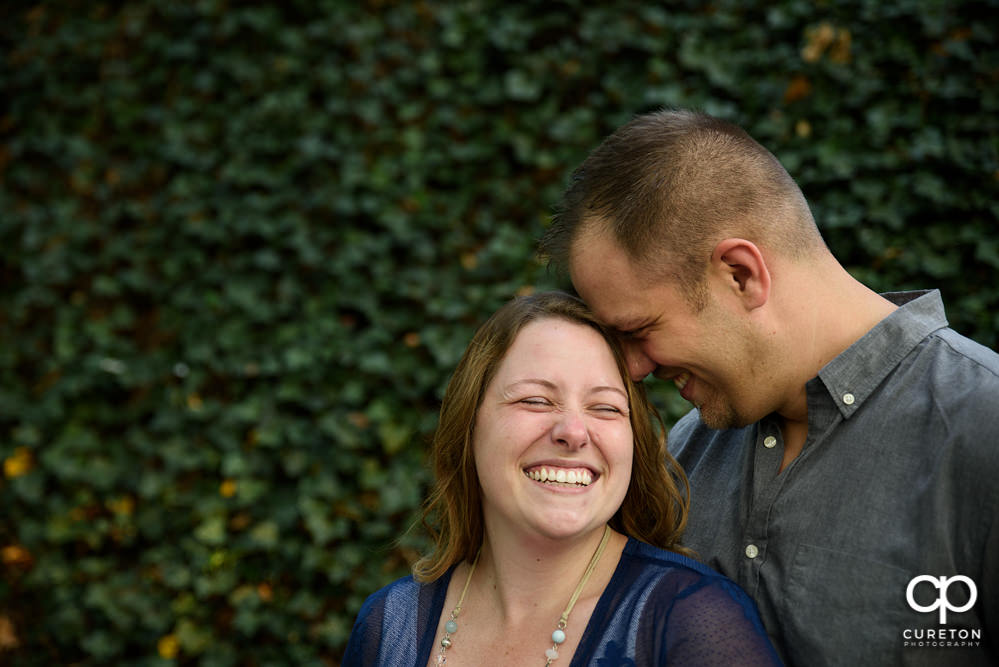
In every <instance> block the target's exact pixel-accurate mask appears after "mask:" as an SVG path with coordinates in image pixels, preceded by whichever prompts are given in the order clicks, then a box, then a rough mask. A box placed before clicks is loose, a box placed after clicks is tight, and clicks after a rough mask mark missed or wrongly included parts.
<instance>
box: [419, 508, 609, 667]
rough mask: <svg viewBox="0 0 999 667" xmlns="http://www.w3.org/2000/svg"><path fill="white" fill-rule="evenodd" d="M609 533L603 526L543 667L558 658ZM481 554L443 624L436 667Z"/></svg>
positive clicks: (442, 660) (454, 629) (441, 660)
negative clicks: (602, 531)
mask: <svg viewBox="0 0 999 667" xmlns="http://www.w3.org/2000/svg"><path fill="white" fill-rule="evenodd" d="M610 533H611V530H610V526H604V535H603V537H601V538H600V545H599V546H597V550H596V551H595V552H593V557H592V558H590V564H589V565H587V566H586V571H585V572H584V573H583V576H582V578H581V579H580V580H579V584H577V586H576V590H575V591H573V592H572V597H571V598H569V604H567V605H566V607H565V610H564V611H563V612H562V616H561V617H559V619H558V624H557V625H556V626H555V631H554V632H552V647H551V648H550V649H548V650H547V651H545V658H547V660H546V661H545V667H551V664H552V661H553V660H555V659H556V658H558V646H559V644H561V643H562V642H564V641H565V627H566V625H568V623H569V612H571V611H572V608H573V607H574V606H576V600H578V599H579V594H580V593H582V592H583V586H585V585H586V582H587V581H589V579H590V575H591V574H593V570H594V569H595V568H596V566H597V561H599V560H600V555H601V554H603V552H604V547H606V546H607V540H608V539H609V538H610ZM481 553H482V548H481V547H479V551H478V553H476V554H475V560H473V561H472V566H471V567H469V568H468V577H467V578H466V579H465V587H464V588H462V589H461V596H460V597H459V598H458V604H457V606H455V608H454V610H453V611H452V612H451V618H449V619H448V620H447V622H446V623H445V624H444V637H443V638H441V643H440V646H441V650H440V652H439V653H438V654H437V661H436V662H435V663H434V664H435V665H437V666H438V667H440V666H441V665H444V664H445V663H446V662H447V658H446V657H445V655H444V654H445V653H446V652H447V650H448V648H449V647H450V646H451V644H452V643H453V642H452V641H451V635H453V634H454V633H456V632H457V631H458V620H457V619H458V614H460V613H461V605H462V604H463V603H464V602H465V593H467V592H468V584H470V583H471V581H472V573H473V572H475V565H476V564H477V563H478V562H479V555H480V554H481Z"/></svg>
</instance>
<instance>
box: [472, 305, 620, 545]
mask: <svg viewBox="0 0 999 667" xmlns="http://www.w3.org/2000/svg"><path fill="white" fill-rule="evenodd" d="M632 440H633V439H632V431H631V422H630V419H629V412H628V395H627V391H626V389H625V386H624V381H623V380H622V378H621V374H620V372H619V371H618V367H617V364H616V363H615V361H614V356H613V354H612V353H611V350H610V348H609V347H608V345H607V343H606V341H604V339H603V338H602V337H601V336H600V334H599V333H597V332H596V331H595V330H594V329H592V328H590V327H588V326H584V325H581V324H576V323H572V322H569V321H567V320H564V319H560V318H546V319H542V320H537V321H534V322H531V323H529V324H527V325H526V326H524V328H523V329H521V331H520V333H519V334H518V335H517V337H516V339H515V340H514V342H513V345H511V346H510V349H509V350H507V353H506V356H505V357H504V358H503V360H502V361H501V362H500V365H499V368H498V369H497V372H496V375H495V376H494V377H493V380H492V382H491V383H490V384H489V386H488V387H487V388H486V392H485V395H484V397H483V400H482V404H481V406H480V407H479V411H478V415H477V417H476V421H475V431H474V436H473V452H474V457H475V465H476V470H477V471H478V476H479V483H480V485H481V488H482V508H483V515H484V518H485V525H486V529H487V531H489V533H490V534H491V535H493V536H495V537H497V538H500V539H503V538H505V537H512V538H516V537H518V536H523V535H524V533H527V534H529V535H530V536H531V537H538V536H541V537H545V538H549V539H562V538H572V537H574V536H580V537H581V536H583V535H586V534H588V533H589V531H592V530H596V529H600V528H602V527H603V525H604V524H605V523H606V522H607V521H608V520H610V518H611V517H612V516H613V515H614V513H615V512H616V511H617V510H618V508H619V507H620V506H621V503H622V502H623V501H624V496H625V493H626V492H627V490H628V484H629V482H630V480H631V465H632V450H633V445H632Z"/></svg>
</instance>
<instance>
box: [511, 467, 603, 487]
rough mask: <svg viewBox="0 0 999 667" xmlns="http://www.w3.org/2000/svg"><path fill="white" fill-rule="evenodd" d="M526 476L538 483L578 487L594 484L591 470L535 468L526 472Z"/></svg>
mask: <svg viewBox="0 0 999 667" xmlns="http://www.w3.org/2000/svg"><path fill="white" fill-rule="evenodd" d="M524 472H525V474H526V475H527V476H528V477H530V478H531V479H533V480H534V481H536V482H545V483H558V484H575V485H576V486H589V485H590V483H592V482H593V475H591V474H590V471H589V470H586V469H581V470H566V469H565V468H550V469H549V468H535V469H533V470H526V471H524Z"/></svg>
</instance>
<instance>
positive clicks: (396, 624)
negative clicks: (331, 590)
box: [343, 571, 451, 665]
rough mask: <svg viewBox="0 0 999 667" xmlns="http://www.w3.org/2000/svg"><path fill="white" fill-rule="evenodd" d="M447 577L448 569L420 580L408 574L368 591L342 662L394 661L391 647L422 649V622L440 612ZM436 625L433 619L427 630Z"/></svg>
mask: <svg viewBox="0 0 999 667" xmlns="http://www.w3.org/2000/svg"><path fill="white" fill-rule="evenodd" d="M450 578H451V571H448V572H447V573H446V574H445V575H444V576H442V577H441V578H440V579H437V580H435V581H431V582H427V583H421V582H418V581H416V580H415V579H414V578H413V576H412V575H409V576H406V577H402V578H400V579H396V580H395V581H393V582H392V583H390V584H388V585H387V586H384V587H383V588H381V589H379V590H377V591H375V592H374V593H372V594H371V595H369V596H368V598H367V599H366V600H365V601H364V604H363V605H362V606H361V610H360V611H359V612H358V614H357V619H356V620H355V621H354V627H353V629H352V631H351V633H350V639H349V640H348V642H347V652H346V654H345V656H344V662H343V664H344V665H394V664H397V663H396V662H395V660H396V658H397V657H398V653H396V657H391V655H390V654H391V653H392V652H393V651H401V652H402V653H403V654H405V655H409V656H412V655H417V654H418V653H420V652H424V653H425V652H426V650H425V649H426V648H427V647H426V646H424V644H425V642H426V640H427V637H425V636H424V635H426V630H427V627H425V626H427V623H428V622H429V620H428V619H430V618H434V619H436V618H437V617H439V616H440V608H441V606H442V605H443V603H444V595H445V594H446V592H447V586H448V582H449V581H450ZM436 627H437V626H436V622H434V625H433V628H431V632H432V631H433V630H434V629H436ZM387 637H391V638H392V642H391V645H387V644H386V638H387ZM432 639H433V637H432V636H430V640H431V641H432ZM348 658H349V660H348Z"/></svg>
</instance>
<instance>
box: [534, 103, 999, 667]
mask: <svg viewBox="0 0 999 667" xmlns="http://www.w3.org/2000/svg"><path fill="white" fill-rule="evenodd" d="M541 250H542V253H543V254H544V255H547V256H548V257H549V259H550V260H551V261H552V262H553V263H554V264H556V265H560V266H565V267H567V268H568V270H569V276H570V278H571V279H572V282H573V285H574V286H575V288H576V290H577V291H578V292H579V294H580V295H581V296H582V297H583V298H584V299H585V300H586V302H587V303H588V304H589V305H590V307H591V308H592V309H593V311H594V312H595V313H596V315H597V317H598V318H600V319H601V320H602V321H604V322H605V323H607V324H608V325H610V326H612V327H613V328H614V329H616V330H617V331H618V332H619V334H620V337H621V339H622V340H623V342H624V345H625V348H626V352H627V357H628V363H629V367H630V370H631V374H632V376H633V378H634V379H635V380H636V381H637V380H641V379H642V378H644V377H645V376H646V375H648V374H649V373H651V374H653V375H654V376H656V377H657V378H659V379H662V380H668V381H672V382H673V383H675V384H676V386H677V387H678V388H679V390H680V394H681V395H682V396H683V397H684V398H685V399H687V400H688V401H690V402H691V403H693V404H694V406H695V409H694V410H692V411H691V412H690V413H688V414H687V415H686V416H685V417H683V418H682V419H681V420H680V421H679V422H678V423H677V424H676V426H675V427H674V428H673V429H672V431H671V432H670V434H669V444H670V450H671V451H672V452H673V454H674V455H675V456H676V458H677V459H678V460H679V462H680V463H681V464H682V465H683V466H684V468H685V469H686V471H687V474H688V476H689V478H690V484H691V493H692V498H691V506H692V510H691V514H690V520H689V523H688V527H687V532H686V544H687V545H688V546H690V547H692V548H693V549H694V550H695V551H697V552H698V554H699V555H700V556H701V558H703V559H704V560H706V561H707V562H708V563H709V564H710V565H712V566H714V567H715V568H717V569H719V570H721V571H722V572H723V573H724V574H726V575H728V576H730V577H731V578H733V579H734V580H735V581H737V582H738V583H739V584H740V585H741V586H743V587H744V588H745V589H746V591H748V592H749V593H750V595H752V596H753V598H754V599H755V600H756V602H757V604H758V606H759V609H760V613H761V615H762V617H763V620H764V623H765V624H766V626H767V629H768V631H769V632H770V634H771V638H772V640H773V642H774V645H775V646H777V647H778V650H780V651H781V652H782V655H783V657H784V659H785V661H786V662H787V663H788V664H792V665H807V666H809V667H812V666H817V665H851V666H860V665H877V666H881V665H901V664H905V665H984V664H999V483H997V482H999V355H997V354H996V353H995V352H993V351H991V350H989V349H987V348H985V347H983V346H981V345H978V344H977V343H975V342H973V341H971V340H969V339H967V338H964V337H962V336H960V335H958V334H957V333H955V332H954V331H952V330H951V329H949V328H947V322H946V319H945V317H944V311H943V304H942V302H941V299H940V295H939V292H937V291H931V292H926V293H912V292H909V293H893V294H885V295H879V294H877V293H875V292H873V291H871V290H870V289H868V288H867V287H865V286H864V285H862V284H860V283H859V282H857V281H856V280H854V278H853V277H851V276H850V274H849V273H847V271H846V270H845V269H844V268H843V267H842V266H841V265H840V264H839V263H838V262H837V261H836V259H835V258H834V257H833V256H832V254H831V253H830V252H829V249H828V248H827V247H826V245H825V243H824V242H823V240H822V237H821V235H820V234H819V231H818V229H817V228H816V226H815V223H814V221H813V219H812V215H811V213H810V211H809V208H808V205H807V203H806V201H805V199H804V196H803V195H802V193H801V191H800V190H799V188H798V186H797V185H796V184H795V182H794V181H793V180H792V179H791V177H790V176H789V175H788V174H787V172H786V171H785V170H784V168H783V167H782V166H781V165H780V163H779V162H778V161H777V159H776V158H775V157H774V156H773V155H771V154H770V153H769V152H768V151H767V150H766V149H764V148H763V147H762V146H760V145H759V144H758V143H756V142H755V141H754V140H753V139H752V138H750V137H749V136H748V135H747V134H746V133H745V132H744V131H742V130H741V129H739V128H738V127H735V126H733V125H731V124H729V123H726V122H724V121H721V120H718V119H715V118H712V117H709V116H706V115H703V114H698V113H693V112H687V111H663V112H657V113H652V114H647V115H644V116H640V117H638V118H636V119H634V120H633V121H632V122H630V123H628V124H627V125H625V126H623V127H622V128H620V129H619V130H618V131H617V132H615V133H614V134H613V135H612V136H610V137H609V138H608V139H607V140H606V141H604V143H603V144H602V145H601V146H599V147H598V148H597V149H596V150H595V151H594V152H593V153H592V154H591V155H590V156H589V157H588V158H587V160H586V161H585V162H584V163H583V165H582V166H581V167H580V168H579V169H578V170H577V171H576V173H575V174H574V178H573V182H572V184H571V185H570V187H569V189H568V191H567V192H566V194H565V197H564V200H563V204H562V206H561V209H560V212H559V214H558V215H557V216H556V219H555V221H554V222H553V225H552V227H551V228H550V230H549V231H548V233H547V234H546V236H545V238H544V239H543V240H542V247H541Z"/></svg>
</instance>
